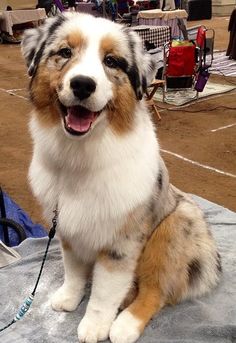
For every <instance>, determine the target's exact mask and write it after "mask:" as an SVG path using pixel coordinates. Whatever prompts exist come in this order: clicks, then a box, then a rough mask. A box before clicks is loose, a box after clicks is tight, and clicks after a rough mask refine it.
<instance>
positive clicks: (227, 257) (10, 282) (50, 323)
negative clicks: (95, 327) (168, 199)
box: [0, 197, 236, 343]
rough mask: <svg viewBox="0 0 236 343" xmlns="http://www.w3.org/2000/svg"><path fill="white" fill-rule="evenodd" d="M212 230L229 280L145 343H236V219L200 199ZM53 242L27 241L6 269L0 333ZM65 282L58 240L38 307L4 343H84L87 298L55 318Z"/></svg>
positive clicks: (171, 313)
mask: <svg viewBox="0 0 236 343" xmlns="http://www.w3.org/2000/svg"><path fill="white" fill-rule="evenodd" d="M194 198H195V199H196V200H197V202H198V204H199V205H200V207H201V208H202V209H203V210H204V212H205V215H206V217H207V219H208V221H209V222H210V224H211V225H212V232H213V235H214V237H215V238H216V241H217V243H218V246H219V251H220V253H221V256H222V265H223V271H224V272H223V276H222V279H221V282H220V284H219V286H218V287H217V288H216V289H214V290H213V291H212V293H211V294H209V295H206V296H204V297H201V298H199V299H195V300H192V301H185V302H183V303H181V304H179V305H176V306H175V307H171V306H170V307H166V308H164V309H163V310H162V311H161V312H160V314H159V315H156V316H155V317H154V318H153V319H152V320H151V322H150V323H149V325H148V327H147V328H146V329H145V331H144V334H143V335H142V337H141V338H140V339H139V340H138V342H139V343H230V342H235V341H236V213H234V212H231V211H229V210H227V209H225V208H223V207H221V206H218V205H216V204H214V203H211V202H209V201H206V200H204V199H202V198H199V197H194ZM46 243H47V239H46V238H39V239H27V240H26V241H24V242H23V243H22V244H21V245H20V246H19V247H18V248H17V249H16V250H17V252H18V253H20V254H21V255H22V260H21V261H19V262H17V263H15V264H12V265H10V266H8V267H5V268H3V269H0V308H1V313H0V327H1V326H3V325H4V324H7V323H8V322H9V321H11V320H12V318H13V316H14V315H15V313H16V311H17V309H18V307H19V306H20V305H21V304H22V302H23V300H24V299H25V298H26V297H27V296H28V295H29V293H30V292H31V291H32V288H33V287H34V283H35V281H36V277H37V274H38V272H39V268H40V264H41V262H42V257H43V254H44V250H45V247H46ZM62 280H63V266H62V259H61V253H60V250H59V242H58V241H57V240H56V239H55V240H54V241H53V242H52V246H51V248H50V250H49V255H48V260H47V261H46V264H45V270H44V271H43V274H42V279H41V281H40V284H39V288H38V293H36V297H35V300H34V303H33V305H32V307H31V309H30V311H29V312H28V314H26V316H25V317H24V318H23V320H22V321H20V322H18V323H16V324H14V325H13V326H11V327H10V328H8V329H7V330H6V331H4V332H2V333H0V342H2V343H59V342H60V343H78V339H77V326H78V323H79V321H80V320H81V318H82V316H83V315H84V313H85V309H86V305H87V299H88V293H89V287H88V288H87V292H86V293H87V295H86V297H85V299H84V300H83V301H82V303H81V304H80V306H79V308H78V309H77V310H76V311H75V312H71V313H65V312H61V313H60V312H54V311H53V310H52V309H51V307H50V300H49V297H50V295H51V294H53V293H54V292H55V290H56V289H57V288H58V286H59V285H61V283H62Z"/></svg>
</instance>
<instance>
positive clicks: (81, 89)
mask: <svg viewBox="0 0 236 343" xmlns="http://www.w3.org/2000/svg"><path fill="white" fill-rule="evenodd" d="M70 86H71V88H72V90H73V93H74V95H75V96H76V97H77V98H79V99H80V100H84V99H86V98H88V97H89V96H90V95H91V94H92V93H93V92H94V91H95V89H96V83H95V81H93V79H91V78H90V77H87V76H75V77H73V79H71V81H70Z"/></svg>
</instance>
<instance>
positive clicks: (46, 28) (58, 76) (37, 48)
mask: <svg viewBox="0 0 236 343" xmlns="http://www.w3.org/2000/svg"><path fill="white" fill-rule="evenodd" d="M22 52H23V55H24V57H25V59H26V63H27V66H28V73H29V75H30V76H31V82H30V95H31V100H32V102H33V104H34V107H35V109H36V113H37V116H38V119H39V120H40V122H41V123H42V125H47V126H51V125H58V124H59V123H60V122H61V123H62V126H63V128H64V130H65V132H66V133H67V135H70V136H72V137H74V136H84V135H86V134H87V133H88V132H90V131H92V130H93V129H94V128H95V127H96V126H97V125H98V124H99V123H101V122H105V123H108V125H111V126H112V128H113V129H114V130H116V131H117V132H119V133H123V132H125V131H127V130H128V129H130V128H131V126H132V123H133V121H134V115H135V109H136V106H137V103H138V102H139V101H140V100H141V99H142V96H143V93H144V92H145V89H146V87H147V85H148V84H149V83H150V82H151V81H152V79H153V77H154V75H155V71H156V67H155V63H154V62H153V61H152V59H151V56H150V55H148V54H145V53H144V51H143V48H142V43H141V40H140V38H139V37H138V35H137V34H136V33H135V32H133V31H132V30H131V29H127V28H125V27H123V26H121V25H119V24H115V23H113V22H111V21H109V20H106V19H102V18H95V17H93V16H90V15H85V14H75V13H74V14H72V13H67V14H65V15H63V16H58V17H55V18H51V19H48V20H47V21H46V23H45V24H44V25H42V26H41V27H39V28H37V29H30V30H27V31H26V33H25V35H24V39H23V42H22Z"/></svg>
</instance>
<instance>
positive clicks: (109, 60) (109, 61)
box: [104, 56, 118, 68]
mask: <svg viewBox="0 0 236 343" xmlns="http://www.w3.org/2000/svg"><path fill="white" fill-rule="evenodd" d="M104 63H105V65H106V66H107V67H109V68H117V65H118V64H117V60H116V59H115V58H114V57H112V56H106V57H105V58H104Z"/></svg>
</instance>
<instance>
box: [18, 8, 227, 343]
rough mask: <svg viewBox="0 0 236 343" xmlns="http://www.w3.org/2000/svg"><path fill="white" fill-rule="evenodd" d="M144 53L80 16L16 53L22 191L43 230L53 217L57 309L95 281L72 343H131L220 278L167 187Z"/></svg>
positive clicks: (126, 33) (206, 243) (203, 240)
mask: <svg viewBox="0 0 236 343" xmlns="http://www.w3.org/2000/svg"><path fill="white" fill-rule="evenodd" d="M141 45H142V44H141V42H140V40H139V37H138V36H136V34H135V33H134V32H132V31H130V30H129V29H127V28H124V27H122V26H120V25H118V24H115V23H112V22H110V21H108V20H105V19H101V18H94V17H92V16H89V15H82V14H66V15H64V16H60V17H57V18H53V19H49V20H48V21H47V22H46V23H45V24H44V25H43V26H41V27H40V28H37V29H33V30H29V31H27V32H26V34H25V37H24V40H23V43H22V51H23V55H24V57H25V59H26V62H27V65H28V68H29V74H30V76H31V81H30V95H31V100H32V103H33V105H34V111H33V113H32V119H31V122H30V131H31V134H32V137H33V142H34V151H33V158H32V162H31V166H30V170H29V178H30V183H31V186H32V189H33V192H34V194H35V196H36V197H37V198H38V200H39V202H40V203H41V204H42V207H43V210H44V214H45V217H46V218H47V219H48V220H50V219H51V217H52V211H53V210H54V209H55V207H56V206H57V205H58V210H59V219H58V224H59V225H58V236H59V238H60V240H61V246H62V252H63V259H64V268H65V280H64V283H63V285H62V286H61V288H60V289H59V290H58V291H57V292H56V293H55V294H54V296H53V297H52V307H53V309H55V310H57V311H63V310H65V311H72V310H74V309H75V308H76V307H77V306H78V304H79V303H80V301H81V299H82V297H83V295H84V287H85V284H86V282H87V279H88V278H89V277H90V276H91V277H92V290H91V296H90V300H89V303H88V306H87V310H86V313H85V316H84V318H83V319H82V321H81V322H80V323H79V327H78V338H79V341H80V342H86V343H96V342H98V341H100V340H105V339H107V338H108V337H110V340H111V341H112V343H132V342H135V341H136V340H137V339H138V337H139V336H140V334H141V333H142V331H143V330H144V327H145V325H146V324H147V323H148V321H149V320H150V318H151V317H152V316H153V315H154V314H155V313H156V312H158V311H159V310H160V309H161V308H162V307H163V306H165V305H166V304H175V303H177V302H179V301H182V300H184V299H187V298H192V297H196V296H200V295H202V294H204V293H206V292H208V291H209V290H210V289H211V288H212V287H214V286H215V285H216V284H217V282H218V279H219V275H220V271H221V266H220V257H219V254H218V253H217V249H216V246H215V243H214V240H213V238H212V236H211V233H210V231H209V228H208V225H207V224H206V222H205V220H204V218H203V215H202V213H201V211H200V209H199V208H198V207H197V206H196V205H195V204H194V202H193V201H192V200H191V198H190V197H188V196H187V195H186V194H184V193H182V192H181V191H179V190H178V189H176V188H175V187H174V186H172V185H171V184H170V183H169V178H168V172H167V170H166V168H165V164H164V162H163V160H162V158H161V156H160V154H159V145H158V140H157V138H156V133H155V129H154V126H153V123H152V120H151V118H150V114H149V112H148V110H147V108H146V105H145V102H144V101H143V100H142V95H143V93H144V92H145V89H146V86H147V84H148V83H149V82H150V81H151V80H152V78H153V77H154V75H155V66H154V63H153V61H152V60H151V57H150V56H149V55H148V54H144V52H143V51H142V47H141ZM119 308H123V311H122V312H121V313H120V314H118V310H119Z"/></svg>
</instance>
